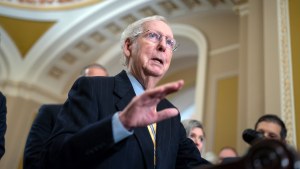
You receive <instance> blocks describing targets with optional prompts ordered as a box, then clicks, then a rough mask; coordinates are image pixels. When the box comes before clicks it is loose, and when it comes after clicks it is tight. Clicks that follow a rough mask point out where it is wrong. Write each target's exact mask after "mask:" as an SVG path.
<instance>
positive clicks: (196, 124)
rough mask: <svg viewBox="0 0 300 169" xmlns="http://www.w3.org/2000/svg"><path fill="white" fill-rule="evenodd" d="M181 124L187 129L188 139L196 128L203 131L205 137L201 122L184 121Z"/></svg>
mask: <svg viewBox="0 0 300 169" xmlns="http://www.w3.org/2000/svg"><path fill="white" fill-rule="evenodd" d="M181 123H182V124H183V127H184V128H185V131H186V136H187V137H188V135H189V134H190V132H191V130H192V129H193V128H196V127H197V128H200V129H202V131H203V135H204V136H205V133H204V129H203V125H202V123H201V122H200V121H198V120H193V119H189V120H183V121H182V122H181Z"/></svg>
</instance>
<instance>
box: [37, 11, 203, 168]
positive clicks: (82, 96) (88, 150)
mask: <svg viewBox="0 0 300 169" xmlns="http://www.w3.org/2000/svg"><path fill="white" fill-rule="evenodd" d="M121 46H122V52H123V56H124V60H125V63H124V65H125V66H126V68H127V71H125V70H123V71H121V72H120V73H119V74H117V75H116V76H113V77H94V78H87V77H81V78H79V79H78V80H77V81H76V82H75V83H74V84H73V86H72V88H71V90H70V92H69V95H68V99H67V101H66V102H65V104H64V106H63V108H62V111H61V112H60V113H59V115H58V119H57V122H56V124H55V128H54V131H53V133H52V135H51V139H50V140H49V141H48V143H47V147H46V149H45V150H46V151H45V153H43V159H44V160H43V161H42V164H43V166H44V168H49V169H74V168H75V169H77V168H78V169H83V168H84V169H153V168H155V169H189V168H191V167H193V166H197V165H201V164H203V161H204V160H203V159H202V158H201V155H200V153H199V151H198V149H197V147H196V146H195V144H194V142H193V141H192V140H191V139H189V138H187V137H186V133H185V129H184V127H183V126H182V124H181V122H180V115H179V112H178V109H176V108H175V107H174V106H173V105H172V104H171V103H170V102H169V101H168V100H166V99H165V96H166V95H168V94H171V93H174V92H176V91H178V90H180V89H181V88H182V86H183V83H184V82H183V80H178V81H175V82H171V83H167V84H164V85H161V86H158V87H157V86H156V85H157V83H158V82H159V80H160V79H161V78H163V76H164V75H165V73H166V72H167V70H168V69H169V66H170V63H171V59H172V55H173V51H174V50H175V49H176V47H177V44H176V41H175V39H174V38H173V32H172V30H171V28H170V26H169V25H168V24H167V21H166V20H165V18H164V17H162V16H151V17H147V18H143V19H141V20H138V21H136V22H134V23H133V24H131V25H129V26H128V27H127V28H126V29H125V30H124V32H123V33H122V36H121Z"/></svg>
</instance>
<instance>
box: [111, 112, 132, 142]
mask: <svg viewBox="0 0 300 169" xmlns="http://www.w3.org/2000/svg"><path fill="white" fill-rule="evenodd" d="M112 130H113V137H114V141H115V143H118V142H119V141H121V140H123V139H124V138H126V137H128V136H130V135H132V134H133V131H128V130H127V129H126V128H125V127H124V126H123V124H122V123H121V121H120V119H119V113H115V114H114V115H113V117H112Z"/></svg>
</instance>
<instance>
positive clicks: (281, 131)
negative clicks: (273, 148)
mask: <svg viewBox="0 0 300 169" xmlns="http://www.w3.org/2000/svg"><path fill="white" fill-rule="evenodd" d="M254 129H255V130H256V131H257V132H260V133H261V134H263V136H264V138H266V139H274V140H280V141H282V142H286V136H287V129H286V127H285V124H284V122H283V121H282V120H281V119H280V118H279V117H278V116H276V115H274V114H266V115H263V116H261V117H260V118H259V119H258V120H257V122H256V123H255V126H254Z"/></svg>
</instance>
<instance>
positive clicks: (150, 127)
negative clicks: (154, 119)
mask: <svg viewBox="0 0 300 169" xmlns="http://www.w3.org/2000/svg"><path fill="white" fill-rule="evenodd" d="M148 131H149V133H150V136H151V139H152V142H153V145H154V166H155V165H156V155H155V154H156V153H155V152H156V123H153V124H150V125H148Z"/></svg>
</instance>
